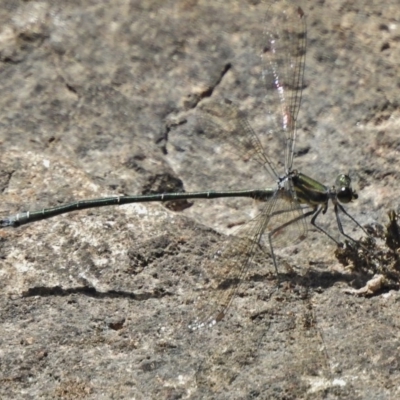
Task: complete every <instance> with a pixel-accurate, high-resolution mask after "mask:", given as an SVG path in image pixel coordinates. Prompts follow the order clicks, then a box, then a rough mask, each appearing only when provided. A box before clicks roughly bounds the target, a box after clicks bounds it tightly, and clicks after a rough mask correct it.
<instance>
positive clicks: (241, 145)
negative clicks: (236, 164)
mask: <svg viewBox="0 0 400 400" xmlns="http://www.w3.org/2000/svg"><path fill="white" fill-rule="evenodd" d="M196 123H197V124H198V126H199V127H200V128H201V129H202V130H203V132H204V133H205V134H206V135H207V137H208V138H210V139H213V138H214V137H217V138H218V141H220V142H221V143H227V144H229V145H230V147H231V151H233V152H234V153H235V154H236V155H237V156H238V157H240V158H241V159H242V160H244V161H249V160H253V161H255V162H257V163H258V164H259V165H260V166H261V167H262V168H264V169H266V170H267V172H268V173H269V174H270V175H271V176H272V177H273V178H274V180H276V179H277V178H278V174H277V173H276V170H275V166H274V165H273V163H272V161H271V160H270V159H269V158H268V157H267V155H266V153H265V151H264V148H263V145H262V143H261V141H260V139H259V137H258V136H257V134H256V133H255V132H254V130H253V129H252V127H251V126H250V124H249V122H248V120H247V119H246V117H245V114H244V112H242V111H240V110H239V108H238V107H237V106H236V105H235V104H234V103H232V101H230V100H228V99H221V100H209V101H204V102H203V103H202V104H201V105H200V106H199V107H198V110H197V112H196Z"/></svg>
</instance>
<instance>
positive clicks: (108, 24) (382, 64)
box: [0, 0, 400, 399]
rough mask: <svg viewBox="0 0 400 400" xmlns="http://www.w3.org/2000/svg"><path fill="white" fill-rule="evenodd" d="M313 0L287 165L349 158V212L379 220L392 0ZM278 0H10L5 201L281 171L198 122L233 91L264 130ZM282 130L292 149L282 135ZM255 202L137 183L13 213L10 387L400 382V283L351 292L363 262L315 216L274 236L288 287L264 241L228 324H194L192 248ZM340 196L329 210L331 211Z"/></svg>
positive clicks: (322, 169) (285, 392)
mask: <svg viewBox="0 0 400 400" xmlns="http://www.w3.org/2000/svg"><path fill="white" fill-rule="evenodd" d="M303 3H304V4H302V8H303V9H304V11H305V13H306V15H307V26H308V55H307V60H306V73H305V87H304V93H303V103H302V107H301V111H300V115H299V121H298V146H297V153H296V158H295V166H296V168H298V169H299V170H301V171H303V172H305V173H307V174H309V175H312V176H313V177H315V178H316V179H319V180H321V182H325V183H326V184H327V185H332V184H333V183H334V179H335V176H336V175H337V174H338V173H341V172H344V173H348V172H350V174H351V175H352V177H353V178H354V180H355V181H357V182H358V192H359V199H358V200H357V202H356V203H355V204H352V205H349V207H348V210H349V212H350V213H351V214H352V215H354V217H355V218H357V220H358V221H359V222H360V223H361V224H373V223H381V224H383V223H385V218H386V212H387V211H388V209H389V208H396V207H397V199H398V198H399V194H400V191H399V185H398V179H397V178H399V177H400V176H399V168H398V159H399V141H398V139H397V136H398V134H399V129H400V122H399V121H400V107H399V90H400V81H399V79H400V78H399V77H400V70H399V65H400V57H399V55H400V40H399V38H400V28H399V26H400V8H399V7H398V1H397V0H389V1H385V2H383V1H373V0H364V1H355V2H345V1H333V0H332V1H327V2H315V1H304V2H303ZM296 4H297V2H296ZM285 6H286V5H285V3H284V2H283V3H282V7H285ZM267 10H268V7H267V6H266V4H264V3H263V2H261V1H191V0H187V1H184V0H180V1H161V0H160V1H157V0H152V1H146V0H131V1H128V0H116V1H112V2H107V4H106V3H105V2H98V1H94V0H92V1H85V2H78V1H63V2H51V1H29V2H18V1H4V0H3V2H2V5H1V7H0V21H1V24H0V89H1V90H0V93H1V95H0V146H1V157H0V188H1V205H0V212H1V215H4V216H7V215H10V214H13V213H16V212H18V211H24V210H27V209H40V208H42V207H48V206H56V205H59V204H62V203H64V202H69V201H73V200H76V199H87V198H96V197H102V196H108V195H118V194H135V193H137V194H140V193H144V192H149V191H163V190H168V189H171V188H176V189H177V190H178V189H180V188H181V187H182V185H183V187H184V188H185V190H187V191H193V190H196V189H212V188H221V187H224V188H242V187H243V186H244V187H245V188H253V187H265V186H269V185H271V184H273V183H274V182H273V181H271V179H270V178H269V177H266V176H265V174H263V173H262V171H257V170H253V169H251V168H250V167H249V166H248V165H247V163H246V162H244V161H243V160H241V162H238V163H236V162H234V161H235V160H234V158H233V157H231V155H230V154H227V153H223V152H221V153H220V155H222V156H223V157H221V161H218V160H216V159H215V158H214V157H213V156H212V155H210V154H209V153H207V150H209V149H207V146H205V145H204V147H201V146H200V145H199V146H195V144H198V142H199V141H198V138H196V137H195V135H194V134H193V133H191V131H190V129H188V126H189V125H188V124H187V123H186V122H187V121H188V118H189V117H190V114H191V112H193V110H194V109H195V108H196V107H197V106H198V105H199V104H200V103H201V102H202V101H205V100H206V99H207V98H208V97H217V96H226V97H228V98H230V99H231V100H233V101H235V102H237V103H238V104H239V105H240V107H241V109H243V110H244V111H246V112H247V113H248V115H249V120H250V122H251V124H252V126H253V127H254V128H255V130H256V131H257V132H263V131H264V132H266V129H268V127H266V125H267V123H266V118H265V116H266V113H265V107H264V104H263V99H264V96H265V89H264V87H263V85H262V81H261V79H260V73H261V65H260V58H259V53H260V51H261V50H262V49H263V48H264V47H265V41H263V30H264V26H263V22H264V20H265V15H266V12H267ZM269 143H270V146H269V148H268V151H269V152H270V154H275V153H276V154H279V153H277V151H278V146H279V144H280V141H279V138H277V137H275V136H274V135H273V134H271V140H270V142H269ZM214 150H215V149H214ZM183 208H184V207H183ZM253 210H254V204H253V202H252V201H251V200H245V201H239V200H229V201H228V200H221V201H217V200H216V201H213V202H209V201H197V202H196V203H195V204H194V205H192V206H191V207H189V208H187V209H186V210H184V211H175V212H174V211H171V210H170V209H167V208H165V207H163V206H162V205H160V204H135V205H127V206H122V207H108V208H100V209H93V210H87V211H79V212H75V213H71V214H67V215H63V216H59V217H56V218H53V219H50V220H47V221H43V222H37V223H34V224H32V225H26V226H23V227H20V228H17V229H13V228H8V229H2V230H0V256H1V257H0V282H1V284H0V285H1V294H0V397H1V398H10V399H11V398H13V399H30V398H32V399H33V398H35V399H36V398H43V399H47V398H48V399H54V398H66V399H82V398H88V399H91V398H93V399H116V398H126V399H133V398H135V399H150V398H157V399H160V398H161V399H177V398H190V399H192V398H193V399H195V398H198V399H200V398H218V399H219V398H221V399H225V398H226V399H233V398H235V399H238V398H240V399H245V398H246V399H247V398H260V399H300V398H310V399H311V398H312V399H316V398H317V399H322V398H324V399H325V398H327V399H356V398H357V399H372V398H373V399H378V398H379V399H393V398H398V397H399V395H400V394H399V387H400V371H399V363H400V353H399V346H400V336H399V324H400V319H399V310H398V302H399V294H398V292H397V291H394V290H384V291H382V292H380V293H379V294H378V295H376V296H372V297H369V298H364V297H363V298H361V297H360V298H359V297H354V296H351V295H348V294H344V293H343V289H344V288H347V287H349V286H351V284H352V276H353V275H352V273H351V271H350V270H349V269H345V268H344V267H343V266H342V265H341V264H340V263H339V262H338V261H337V260H336V258H335V256H334V251H335V246H334V245H333V244H332V243H330V242H328V240H327V239H326V238H324V237H321V235H319V234H318V233H317V232H315V231H314V230H312V229H311V230H310V232H309V235H308V237H307V239H305V241H303V242H301V243H300V244H298V245H295V246H291V247H289V248H287V249H282V250H281V251H279V253H278V256H279V264H280V268H281V271H280V272H281V273H282V277H283V282H281V285H280V288H279V289H278V288H277V281H276V277H275V275H274V271H273V266H272V263H271V260H270V259H269V258H267V259H266V260H264V261H263V262H261V261H260V262H259V263H257V265H256V266H255V267H254V268H253V269H252V271H250V273H249V279H248V280H247V281H246V282H245V283H244V284H243V285H242V286H241V287H240V290H239V293H238V296H237V297H236V299H235V301H234V302H233V304H232V306H231V308H230V312H229V315H227V316H226V318H225V319H224V320H223V321H222V322H221V323H220V324H218V325H217V326H216V327H215V328H214V329H212V330H210V331H205V332H201V333H191V332H188V331H187V329H186V321H187V320H188V318H190V316H191V315H192V313H193V311H192V303H191V299H192V298H193V291H194V289H195V287H196V279H197V277H198V274H199V271H198V266H199V265H200V264H201V262H202V260H203V259H204V257H205V255H206V253H207V250H208V249H209V248H210V247H211V246H214V245H215V244H216V243H218V242H219V241H221V243H222V242H223V241H224V240H226V239H225V235H226V234H230V233H232V232H234V230H233V228H232V226H237V225H240V224H241V223H243V222H244V221H246V220H247V219H248V218H249V217H250V216H251V215H252V212H253ZM331 211H332V210H331V209H329V210H328V212H327V214H326V217H325V218H324V221H325V223H326V225H324V226H326V227H327V229H332V230H333V232H335V229H337V228H336V227H335V223H334V222H335V221H334V220H333V214H331ZM329 221H331V222H329ZM352 233H354V235H357V234H358V233H357V232H356V231H355V232H352ZM365 280H367V278H365Z"/></svg>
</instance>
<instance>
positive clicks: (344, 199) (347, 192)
mask: <svg viewBox="0 0 400 400" xmlns="http://www.w3.org/2000/svg"><path fill="white" fill-rule="evenodd" d="M357 197H358V196H357V195H356V194H355V193H353V191H352V190H351V189H350V188H349V187H342V188H341V189H340V190H339V191H338V192H337V199H338V200H339V201H340V202H341V203H350V202H351V201H352V200H353V199H356V198H357Z"/></svg>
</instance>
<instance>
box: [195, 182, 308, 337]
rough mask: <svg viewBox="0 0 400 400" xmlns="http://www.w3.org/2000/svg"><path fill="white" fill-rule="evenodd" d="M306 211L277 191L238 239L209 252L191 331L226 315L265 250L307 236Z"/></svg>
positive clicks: (283, 190) (202, 269) (230, 239)
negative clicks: (253, 265)
mask: <svg viewBox="0 0 400 400" xmlns="http://www.w3.org/2000/svg"><path fill="white" fill-rule="evenodd" d="M305 226H306V225H305V224H304V218H303V210H302V208H301V207H300V205H299V204H298V202H297V201H296V199H294V198H293V197H292V196H291V195H290V193H289V192H288V191H287V190H286V189H281V190H278V191H277V192H276V193H275V195H274V197H273V198H272V199H271V200H269V201H268V202H267V203H266V205H265V206H264V208H263V210H262V211H261V213H260V214H259V215H258V216H257V217H256V218H254V219H253V220H251V221H250V222H249V223H247V224H246V226H245V228H244V229H242V231H241V232H240V233H239V234H238V235H237V236H230V237H228V238H227V243H226V244H225V245H223V244H221V245H218V248H217V249H213V250H212V251H210V252H209V258H208V259H207V260H205V261H204V263H203V265H202V268H201V271H202V272H201V277H200V278H201V279H200V283H199V285H198V287H197V288H196V289H195V293H196V295H195V298H194V299H193V304H194V307H195V311H194V312H195V319H194V320H193V321H191V323H190V324H189V328H190V329H192V330H196V329H202V328H209V327H212V326H213V325H215V324H216V323H217V322H219V321H220V320H221V319H222V318H223V317H224V316H225V314H226V312H227V310H228V308H229V306H230V304H231V302H232V300H233V298H234V296H235V295H236V293H237V292H238V289H239V287H240V285H241V283H242V282H243V281H244V279H245V278H246V276H247V274H248V270H249V268H250V267H251V265H252V264H253V262H255V260H256V259H257V260H258V259H259V260H260V262H263V263H265V257H266V255H267V251H266V250H268V249H269V250H271V247H274V246H275V245H280V246H285V245H288V244H292V243H294V242H295V241H296V240H297V239H298V238H299V237H304V235H305V233H306V229H304V228H305Z"/></svg>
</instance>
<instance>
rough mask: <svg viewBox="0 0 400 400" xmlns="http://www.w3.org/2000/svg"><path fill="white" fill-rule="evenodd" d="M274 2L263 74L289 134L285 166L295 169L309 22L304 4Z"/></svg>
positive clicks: (267, 24) (268, 20) (271, 105)
mask: <svg viewBox="0 0 400 400" xmlns="http://www.w3.org/2000/svg"><path fill="white" fill-rule="evenodd" d="M280 7H281V5H280V3H275V4H273V5H272V6H271V8H270V10H269V12H268V14H267V17H266V22H265V27H266V29H265V40H266V42H267V44H266V47H265V49H264V52H263V55H262V59H263V77H264V82H265V85H266V87H267V90H269V91H271V90H274V91H275V93H276V94H275V97H274V96H272V97H273V98H276V97H278V101H276V102H274V101H272V102H269V105H268V108H269V109H271V110H272V113H274V114H275V115H276V117H277V118H278V126H279V127H280V129H282V131H283V132H282V133H283V134H284V135H285V136H286V149H285V168H286V171H290V170H291V169H292V164H293V153H294V148H295V140H296V120H297V115H298V113H299V108H300V103H301V96H302V90H303V76H304V63H305V55H306V36H307V32H306V23H305V16H304V14H303V11H302V10H301V8H296V7H288V8H286V9H284V10H283V11H280V9H279V10H278V8H280ZM267 101H268V99H267Z"/></svg>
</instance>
